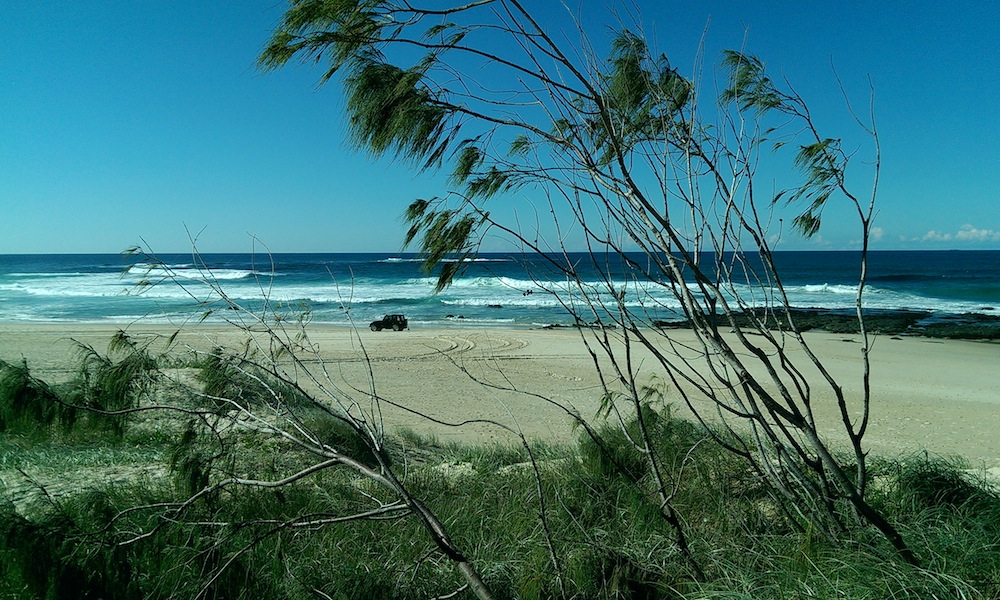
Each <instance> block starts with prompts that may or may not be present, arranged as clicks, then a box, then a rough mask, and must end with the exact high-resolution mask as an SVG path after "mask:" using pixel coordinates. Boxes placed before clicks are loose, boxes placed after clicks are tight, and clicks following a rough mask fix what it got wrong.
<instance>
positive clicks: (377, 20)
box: [258, 0, 387, 81]
mask: <svg viewBox="0 0 1000 600" xmlns="http://www.w3.org/2000/svg"><path fill="white" fill-rule="evenodd" d="M379 4H381V2H379V1H378V0H293V1H292V2H291V5H290V6H289V8H288V10H287V11H285V14H284V16H283V17H282V21H281V24H280V25H279V26H278V28H277V29H276V30H275V32H274V34H273V35H272V37H271V39H270V40H269V41H268V44H267V46H265V48H264V51H263V52H262V53H261V56H260V58H259V59H258V64H259V65H260V66H261V67H262V68H265V69H275V68H278V67H281V66H284V65H285V64H287V63H288V62H289V61H290V60H292V59H293V58H295V57H296V56H298V57H299V58H301V59H302V60H303V61H314V62H320V61H321V60H323V59H326V60H327V61H328V63H329V69H328V70H327V71H326V73H325V74H324V76H323V81H326V80H328V79H330V78H331V77H332V76H333V75H334V74H336V73H337V72H338V71H339V70H340V69H341V68H342V67H344V66H345V65H352V66H355V65H354V61H355V60H356V59H357V58H359V57H363V58H365V59H368V60H373V59H376V58H378V57H379V56H380V55H379V53H378V52H377V49H376V48H375V42H376V41H377V39H378V37H379V34H380V32H381V31H382V28H383V27H384V26H386V25H387V23H386V21H385V20H384V19H383V18H382V17H381V16H380V15H379V13H378V11H377V10H376V9H377V7H378V5H379Z"/></svg>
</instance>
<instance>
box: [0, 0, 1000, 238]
mask: <svg viewBox="0 0 1000 600" xmlns="http://www.w3.org/2000/svg"><path fill="white" fill-rule="evenodd" d="M533 3H535V4H537V5H539V6H546V7H551V6H553V5H554V4H555V0H534V2H533ZM574 5H575V4H574ZM584 5H585V6H586V9H587V11H588V12H589V11H591V10H600V7H603V6H605V3H604V2H598V1H591V0H584ZM591 5H593V7H594V8H593V9H591ZM639 6H640V11H641V14H642V20H643V22H644V23H645V25H646V28H647V31H649V32H651V34H652V35H653V36H655V38H656V41H657V42H658V45H659V48H660V50H662V51H664V52H665V53H666V54H667V55H668V56H669V57H670V59H671V62H672V63H673V64H674V65H675V66H677V67H679V68H680V70H681V71H682V73H685V74H690V71H691V67H690V66H691V65H692V63H693V57H694V54H695V51H696V49H697V45H698V43H699V41H700V39H701V37H702V33H703V31H704V30H705V28H706V25H707V26H708V34H707V37H706V45H705V51H706V55H707V60H708V61H709V62H714V61H715V60H716V58H717V57H718V55H719V52H720V51H721V49H722V48H727V47H740V46H741V45H743V39H744V33H745V32H746V34H747V38H746V45H745V47H746V49H747V50H748V51H749V52H750V53H752V54H756V55H757V56H759V57H760V58H762V59H763V60H764V61H765V62H766V63H767V64H768V66H769V69H772V70H773V71H774V72H775V73H778V74H781V73H783V74H784V75H785V76H787V78H788V79H789V80H790V81H791V82H792V83H793V84H795V85H796V87H797V89H798V91H800V92H801V93H802V94H803V95H804V96H805V97H806V98H807V99H809V100H811V101H812V102H811V104H812V108H813V110H814V112H815V113H816V116H817V118H818V120H819V121H820V123H821V125H828V126H829V128H828V131H830V133H831V134H832V135H834V136H836V135H839V129H840V128H847V127H849V126H850V123H849V121H847V120H846V116H845V115H844V112H843V106H842V102H841V98H840V94H839V92H838V90H837V87H836V82H835V80H834V78H833V76H832V73H831V68H830V64H831V61H832V62H833V63H834V64H835V65H836V68H837V71H838V72H839V74H840V76H841V78H842V79H843V80H844V82H845V85H846V86H847V88H848V90H849V91H850V93H851V94H852V99H853V101H855V102H856V103H857V104H858V105H859V106H861V107H865V106H866V104H867V97H866V94H867V89H866V86H867V77H868V76H871V78H872V81H873V83H874V86H875V89H876V104H877V108H876V110H877V119H878V127H879V131H880V134H881V139H882V144H883V170H882V186H881V193H880V196H879V216H878V220H877V223H876V226H877V237H878V238H879V239H878V240H877V242H876V244H875V247H876V248H880V249H896V248H914V249H917V248H920V249H931V248H942V249H943V248H968V249H974V248H976V249H987V248H991V249H996V248H1000V209H998V206H1000V108H998V107H1000V44H998V40H1000V3H998V2H994V1H989V0H982V1H976V2H968V1H964V0H959V1H954V2H939V1H934V2H931V1H918V2H905V3H904V2H895V1H888V0H886V1H857V2H855V1H842V2H823V3H821V2H802V1H801V0H794V1H789V2H721V1H705V2H687V1H683V2H682V1H671V0H641V1H640V2H639ZM283 9H284V4H283V3H282V2H280V1H278V0H241V1H240V2H223V1H221V0H215V1H213V0H201V1H186V0H185V1H181V0H174V1H167V0H143V1H139V0H134V1H125V0H120V1H104V0H95V1H93V2H71V1H61V2H60V1H57V2H34V1H31V0H6V1H4V2H2V3H0V33H2V35H0V253H38V252H119V251H121V250H123V249H125V248H126V247H128V246H130V245H133V244H135V243H138V242H140V240H145V242H147V243H148V244H149V246H150V247H151V249H152V250H154V251H158V252H170V251H187V250H189V249H190V245H189V243H188V240H187V234H186V233H185V227H187V228H188V229H189V230H190V231H191V232H192V233H197V232H201V235H200V238H199V241H198V246H199V249H200V250H201V251H204V252H225V251H234V252H243V251H249V250H250V249H251V245H250V244H251V242H250V235H254V236H257V237H258V238H260V239H261V240H262V241H263V242H265V243H266V244H267V245H268V247H269V248H270V250H271V251H273V252H349V251H387V252H394V251H397V250H398V249H399V247H400V241H401V238H402V230H403V226H402V225H401V223H400V221H399V215H400V214H401V212H402V210H403V209H404V207H405V206H406V205H407V204H408V203H409V201H410V200H412V199H413V198H415V197H422V196H424V197H426V196H432V195H437V194H440V193H441V192H443V191H444V188H443V185H444V184H443V181H444V180H443V178H442V177H440V176H423V177H416V176H414V175H413V173H412V172H410V171H409V170H407V168H406V167H405V166H404V165H400V164H394V163H392V162H373V161H372V160H370V159H369V158H368V157H366V156H364V155H359V154H356V153H354V152H353V151H352V150H351V149H350V148H349V147H348V145H347V144H346V143H345V142H344V127H343V123H342V120H343V116H342V104H341V97H340V91H339V89H338V87H337V85H335V84H330V85H328V86H326V87H324V88H321V89H317V87H316V82H317V76H318V72H317V71H315V70H313V69H310V68H306V67H291V68H286V69H283V70H281V71H277V72H274V73H268V74H263V73H260V72H258V71H257V70H256V69H255V67H254V61H255V59H256V57H257V54H258V53H259V51H260V49H261V47H262V45H263V43H264V42H265V40H266V39H267V37H268V35H269V33H270V32H271V30H272V29H273V27H274V26H275V24H276V23H277V21H278V19H279V17H280V15H281V13H282V11H283ZM841 225H842V224H841V223H838V222H837V219H836V218H834V219H832V222H831V220H829V219H828V221H827V226H826V227H825V228H824V230H822V231H821V235H820V237H819V238H818V239H815V240H813V241H810V242H794V241H793V242H792V243H791V244H790V245H789V247H797V248H817V249H820V248H825V249H838V248H847V247H850V244H851V240H853V239H854V238H856V237H857V236H856V235H855V234H854V232H853V231H846V230H845V229H844V227H842V226H841Z"/></svg>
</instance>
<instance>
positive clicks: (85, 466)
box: [0, 362, 1000, 599]
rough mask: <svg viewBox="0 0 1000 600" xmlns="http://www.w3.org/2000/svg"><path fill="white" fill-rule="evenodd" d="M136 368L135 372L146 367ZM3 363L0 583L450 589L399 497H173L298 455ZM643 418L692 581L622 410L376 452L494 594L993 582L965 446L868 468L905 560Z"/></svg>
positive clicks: (194, 402)
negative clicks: (379, 512)
mask: <svg viewBox="0 0 1000 600" xmlns="http://www.w3.org/2000/svg"><path fill="white" fill-rule="evenodd" d="M107 366H108V367H109V368H111V367H114V366H115V365H114V364H111V365H107ZM133 366H134V365H133ZM186 367H187V368H190V369H193V370H195V372H196V376H195V380H197V381H199V382H200V384H201V385H202V386H203V390H204V389H210V390H212V391H213V392H215V393H216V394H222V392H227V393H228V394H229V395H230V396H233V397H237V398H239V401H240V402H241V403H244V405H245V406H253V405H255V404H259V405H261V406H263V405H264V404H265V403H266V402H268V401H269V398H268V395H267V394H264V393H263V392H262V390H260V389H254V388H253V385H251V384H252V382H253V381H252V379H251V380H247V379H245V378H241V377H239V376H238V372H234V371H231V370H227V369H226V365H220V364H216V363H208V362H204V363H195V362H192V363H190V364H188V365H186ZM151 368H152V367H151V365H146V366H145V367H144V368H138V369H134V370H133V371H131V373H132V376H133V377H142V378H145V377H146V376H147V374H148V371H149V370H150V369H151ZM123 369H124V367H122V368H120V369H117V370H116V369H114V368H111V369H110V371H109V372H111V373H112V374H120V373H121V372H122V370H123ZM199 369H200V370H199ZM90 372H93V371H90ZM220 373H222V374H224V375H226V376H227V377H229V380H226V377H222V378H219V377H217V375H219V374H220ZM0 375H3V376H4V379H3V381H4V382H5V383H4V385H3V386H0V407H3V410H5V411H7V412H4V413H3V414H4V415H5V417H4V418H5V419H7V421H5V422H7V423H11V424H12V425H10V426H8V427H7V428H6V430H4V431H3V432H2V433H0V479H2V482H3V486H2V491H0V495H2V497H0V597H11V598H42V597H45V598H70V597H101V598H107V599H111V598H137V597H145V598H193V597H204V598H371V599H379V598H386V599H388V598H421V599H425V598H434V597H444V596H447V595H448V594H451V593H454V592H455V591H456V590H460V589H461V588H462V580H461V577H460V576H459V574H458V572H457V571H456V569H455V568H454V565H453V563H452V562H451V561H449V560H448V559H447V558H446V557H445V556H444V555H443V554H442V553H441V552H439V551H438V550H437V549H436V548H435V545H434V543H433V540H432V539H431V538H430V537H429V536H428V534H427V531H426V529H425V528H424V527H423V526H422V524H421V523H420V521H419V519H418V518H417V517H415V516H414V515H413V514H412V513H407V514H405V515H403V514H401V516H398V518H383V519H369V520H353V521H350V522H340V523H326V524H324V525H322V526H315V527H280V526H278V525H277V524H278V523H287V522H289V521H294V520H295V519H300V518H302V517H303V516H305V515H314V516H315V515H327V514H330V513H331V512H337V513H345V512H346V513H350V512H351V511H352V510H355V511H363V510H364V509H365V507H367V506H370V505H371V502H372V500H373V499H375V500H376V501H381V502H390V501H391V500H392V499H391V498H390V497H389V496H388V495H386V494H385V492H384V491H383V490H381V489H380V488H378V487H377V486H374V485H372V482H371V481H369V480H365V479H362V478H359V477H358V476H357V475H356V474H355V473H353V472H351V471H346V470H337V469H327V470H323V471H320V472H317V473H316V474H314V475H313V476H311V477H309V478H307V479H304V480H302V481H299V482H296V483H294V484H290V485H285V486H282V487H280V488H277V489H261V488H253V487H235V488H229V489H227V490H225V491H224V492H219V493H213V494H209V495H206V496H205V498H204V501H202V502H197V503H193V504H191V506H190V507H189V508H188V509H186V510H185V512H184V513H183V515H181V514H175V513H171V512H170V509H169V507H175V506H176V505H177V504H176V503H182V502H184V501H185V500H187V499H188V498H189V497H190V496H191V495H192V494H194V493H196V492H197V491H198V490H200V489H203V488H204V487H205V486H206V485H208V484H210V483H211V482H213V481H216V480H218V479H219V478H220V477H223V476H226V475H227V474H232V473H245V474H248V475H252V476H255V477H259V478H265V477H278V476H280V475H281V474H283V473H288V472H291V471H294V470H296V469H299V468H302V467H304V466H307V465H309V464H310V461H312V460H314V458H313V457H311V456H309V455H308V454H307V453H305V452H301V451H297V450H296V449H295V448H294V447H293V446H291V445H289V444H287V443H282V442H281V441H280V440H276V439H275V438H274V436H272V435H268V434H267V433H266V432H261V431H259V430H254V429H244V430H240V431H238V432H234V433H232V434H231V435H230V437H228V438H227V440H226V444H225V451H224V452H220V451H219V448H218V446H216V445H214V444H213V443H211V440H208V439H206V438H205V437H204V431H203V430H200V429H199V428H198V427H197V426H196V425H194V424H190V423H189V422H186V421H185V420H184V419H183V418H180V417H177V416H170V415H167V416H162V415H161V416H155V415H153V414H150V415H149V416H145V415H144V416H142V417H140V418H134V419H129V420H121V419H117V420H104V419H103V418H102V415H100V414H87V415H85V416H84V417H83V418H77V419H76V420H75V421H72V422H69V423H65V422H62V421H60V419H59V418H58V413H56V412H52V410H49V408H46V407H47V406H48V405H46V404H44V403H45V402H51V401H52V399H53V398H61V399H63V400H65V399H67V398H77V399H78V398H80V397H85V396H81V395H80V394H81V392H80V386H79V383H80V382H79V380H76V383H73V382H70V383H69V384H63V385H53V386H49V385H48V384H46V383H45V382H43V381H41V380H39V379H36V378H34V376H33V375H32V374H31V372H30V370H28V368H27V365H16V364H15V365H11V364H9V363H5V364H4V365H3V373H0ZM81 377H82V376H81ZM84 379H86V378H84ZM114 380H115V381H117V382H118V387H117V388H116V389H118V390H124V391H125V392H127V391H128V390H132V391H133V392H135V391H137V390H138V391H142V392H143V394H147V395H153V396H155V395H156V389H155V386H156V385H158V383H157V381H152V382H149V381H146V380H145V379H143V382H144V383H143V385H149V386H152V387H144V388H138V387H135V386H132V387H130V386H129V385H126V382H124V381H122V379H121V378H120V377H119V378H117V379H114ZM88 381H93V378H91V379H89V380H88ZM93 385H98V384H93ZM101 385H105V384H101ZM234 386H235V387H234ZM106 387H107V386H106V385H105V387H100V388H99V389H105V388H106ZM237 388H238V390H237ZM234 390H236V391H239V393H238V394H237V393H233V392H234ZM91 393H93V392H91ZM110 393H111V392H105V394H110ZM120 393H124V392H120ZM171 393H176V392H175V391H174V392H171ZM288 393H289V394H292V391H291V390H289V391H288ZM212 395H213V394H209V395H208V396H206V395H204V394H201V395H197V396H194V397H192V398H190V399H188V402H189V405H191V406H198V405H199V403H201V404H202V405H206V402H207V403H208V404H207V405H206V406H207V407H208V408H213V409H218V410H219V412H218V413H217V414H218V415H219V416H220V417H221V416H222V415H223V414H224V411H223V409H225V408H226V407H214V406H211V402H212V401H211V397H210V396H212ZM121 401H122V402H123V403H124V404H125V405H131V403H134V402H141V401H142V399H141V398H140V397H136V398H133V399H128V398H125V396H121ZM32 402H36V403H41V404H38V405H37V406H35V405H32V404H31V403H32ZM32 406H34V408H30V407H32ZM11 407H14V408H11ZM25 407H29V408H25ZM36 409H37V410H36ZM213 414H214V413H213ZM645 416H646V419H647V422H648V423H649V424H650V427H651V432H652V435H654V436H655V438H656V440H657V442H658V443H657V445H656V448H657V453H658V454H657V459H658V461H659V463H660V464H661V465H663V466H664V469H665V472H666V473H667V480H668V481H669V482H670V483H671V485H673V486H674V489H673V490H672V494H673V505H674V507H675V508H676V510H677V511H678V513H679V514H680V516H681V519H682V521H683V525H684V528H685V532H686V535H687V538H688V539H689V540H690V543H691V546H692V551H693V556H694V558H695V559H696V560H697V561H698V562H699V563H700V565H701V569H702V570H703V573H704V576H703V577H702V578H701V579H696V578H695V577H693V576H692V573H691V570H690V566H689V564H688V563H687V562H686V560H685V557H684V556H683V555H682V553H681V552H679V550H678V546H677V543H676V537H675V531H674V530H673V529H672V528H671V527H670V526H669V524H668V523H667V522H666V521H665V519H664V518H663V516H662V514H661V506H660V501H659V500H658V497H657V494H656V493H655V488H654V484H653V478H652V477H651V476H650V473H649V471H648V466H647V465H648V463H647V462H646V461H644V460H642V459H641V458H637V456H638V455H637V454H636V453H635V450H634V447H633V445H632V442H631V441H630V440H629V437H628V435H627V434H628V433H629V427H633V426H634V425H633V424H629V423H627V424H626V428H625V429H622V428H620V427H611V426H606V427H604V428H599V429H598V431H597V433H598V436H599V439H600V442H601V443H600V445H598V444H597V443H596V442H595V440H594V439H593V438H592V437H590V436H587V435H584V434H583V433H582V432H581V435H580V437H579V438H578V439H577V441H575V442H565V443H564V442H553V441H545V442H541V441H539V442H535V441H532V442H531V444H530V449H531V452H529V451H528V448H526V447H525V446H523V445H511V444H503V443H492V444H468V443H461V442H455V441H447V442H442V441H441V440H440V439H438V438H435V437H433V436H429V435H424V434H420V433H417V432H415V431H401V432H399V433H398V434H397V435H394V436H391V437H390V438H389V440H388V443H387V444H386V447H387V449H388V450H387V453H388V456H387V457H383V460H387V462H388V464H391V465H392V466H393V468H394V469H395V470H396V471H397V472H398V473H399V474H400V476H401V477H403V478H404V479H405V481H406V484H407V485H408V487H409V489H410V490H411V491H412V493H413V494H414V496H415V497H417V498H419V499H420V500H421V502H423V503H424V504H425V505H426V506H427V507H428V508H429V509H430V510H432V511H433V512H434V513H435V514H437V515H438V516H439V517H440V518H441V519H442V521H443V523H444V525H445V526H446V527H447V530H448V532H449V534H450V535H451V537H452V538H453V540H454V542H455V544H456V546H457V547H458V548H460V549H461V550H462V551H463V552H464V553H466V554H467V556H468V558H469V559H470V561H471V562H472V563H473V564H474V565H475V566H476V568H477V570H479V572H480V573H482V575H483V578H484V580H485V581H486V582H487V583H488V584H489V585H490V587H491V589H492V590H493V592H494V594H495V595H496V597H498V598H552V597H562V596H565V597H571V598H601V599H603V598H727V599H729V598H746V599H772V598H773V599H779V598H780V599H784V598H838V597H840V598H872V599H875V598H913V599H917V598H921V599H922V598H998V597H1000V586H998V584H997V582H998V581H1000V544H998V543H997V540H998V539H1000V494H998V493H997V490H996V489H995V488H994V487H992V484H991V483H990V482H989V481H988V480H987V479H985V478H984V477H982V476H979V475H977V474H976V473H975V472H974V471H971V470H970V469H969V465H967V464H965V463H964V462H963V461H961V460H959V459H942V458H937V457H934V456H930V455H926V454H914V455H910V456H908V457H905V458H893V457H883V458H873V460H872V462H871V464H872V484H871V488H870V492H869V496H870V500H871V502H872V503H873V504H874V505H876V506H877V507H878V508H880V509H881V510H883V511H884V512H885V514H886V515H887V516H888V517H889V519H890V520H892V522H894V523H895V524H896V525H897V526H898V527H899V529H900V530H901V531H902V533H903V535H904V536H906V538H907V539H908V540H909V541H910V544H911V546H912V547H913V548H914V550H915V551H916V552H917V554H918V555H919V557H920V559H921V562H922V567H921V568H917V567H914V566H911V565H908V564H906V563H905V562H903V561H902V560H900V558H899V557H898V555H897V554H896V553H895V552H894V550H893V549H892V548H891V547H889V546H888V544H887V543H886V542H885V541H884V540H882V539H881V538H880V537H879V536H877V535H875V534H874V533H873V532H872V531H871V530H868V529H865V528H863V527H861V526H851V527H848V529H847V533H846V534H845V539H840V540H837V541H836V542H834V541H831V540H829V539H827V538H825V537H823V536H821V535H819V534H818V533H817V532H814V531H810V530H808V529H805V530H803V529H801V527H798V526H796V524H795V522H794V521H792V520H790V519H787V518H786V517H785V516H784V515H783V514H782V512H781V510H780V508H779V504H778V503H776V502H775V501H774V500H773V498H771V496H770V493H771V492H769V488H767V487H766V486H764V485H762V483H761V481H760V480H759V479H758V478H757V477H756V476H755V475H754V474H753V473H751V472H749V471H748V470H747V468H746V465H745V463H744V462H743V461H741V460H740V459H739V458H738V457H735V456H733V455H732V454H731V453H729V452H727V451H725V450H724V449H723V448H721V447H720V446H719V445H717V444H716V443H715V442H714V441H712V439H711V437H710V436H708V435H707V431H706V430H705V429H704V428H703V427H702V426H700V425H697V424H695V423H693V422H690V421H687V420H683V419H679V418H675V417H673V416H672V415H671V413H670V411H669V410H665V409H662V408H661V409H660V410H658V411H653V410H652V409H650V412H649V413H648V414H646V415H645ZM301 422H302V424H303V427H305V428H307V429H308V430H310V431H312V432H314V433H315V434H316V435H319V436H320V437H322V438H323V439H324V440H327V441H328V443H329V444H331V445H334V446H337V447H341V448H345V449H347V451H349V452H351V453H352V454H355V455H357V456H359V457H360V458H361V460H362V461H363V462H365V463H367V464H370V465H374V464H376V463H377V460H376V458H377V457H375V456H374V455H373V454H370V453H368V454H366V453H365V451H366V446H365V445H364V444H363V443H362V441H360V440H358V439H356V436H355V434H354V433H353V431H351V430H349V429H347V428H345V427H344V425H343V422H342V421H341V420H338V419H336V418H332V417H331V416H330V415H329V414H326V413H323V412H321V411H311V412H310V411H304V413H303V414H302V421H301ZM15 425H16V426H15ZM542 500H544V503H543V502H542ZM180 517H183V518H180ZM543 517H544V519H543ZM543 523H544V526H543ZM464 593H465V594H466V596H467V595H468V592H464ZM456 597H462V595H461V594H459V595H458V596H456Z"/></svg>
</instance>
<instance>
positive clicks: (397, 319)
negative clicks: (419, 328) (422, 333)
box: [369, 315, 409, 331]
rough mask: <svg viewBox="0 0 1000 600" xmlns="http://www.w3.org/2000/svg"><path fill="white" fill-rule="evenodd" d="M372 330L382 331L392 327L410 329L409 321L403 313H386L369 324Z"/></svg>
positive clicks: (399, 329) (395, 329)
mask: <svg viewBox="0 0 1000 600" xmlns="http://www.w3.org/2000/svg"><path fill="white" fill-rule="evenodd" d="M369 327H371V328H372V331H382V330H383V329H389V328H390V327H391V328H392V330H393V331H402V330H404V329H409V322H408V321H407V320H406V317H405V316H403V315H385V316H384V317H382V318H381V319H379V320H378V321H372V324H371V325H369Z"/></svg>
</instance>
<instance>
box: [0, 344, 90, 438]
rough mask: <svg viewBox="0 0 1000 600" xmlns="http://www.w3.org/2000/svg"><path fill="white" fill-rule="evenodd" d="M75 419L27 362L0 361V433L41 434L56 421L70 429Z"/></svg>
mask: <svg viewBox="0 0 1000 600" xmlns="http://www.w3.org/2000/svg"><path fill="white" fill-rule="evenodd" d="M75 416H76V413H75V411H73V410H72V409H71V408H69V407H66V406H64V405H63V404H62V403H61V402H60V401H59V397H58V395H57V394H56V393H55V391H54V390H53V389H52V388H51V387H49V386H48V384H46V383H45V382H44V381H41V380H40V379H36V378H35V377H33V376H32V375H31V372H30V370H29V369H28V363H27V361H22V362H21V364H19V365H12V364H10V363H8V362H5V361H3V360H0V433H2V432H19V433H20V432H23V433H35V432H40V431H44V430H45V429H47V428H48V427H49V426H50V425H52V424H53V423H54V422H56V421H57V420H58V421H59V422H61V423H62V424H63V425H64V426H66V427H69V426H72V424H73V422H74V420H75Z"/></svg>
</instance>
